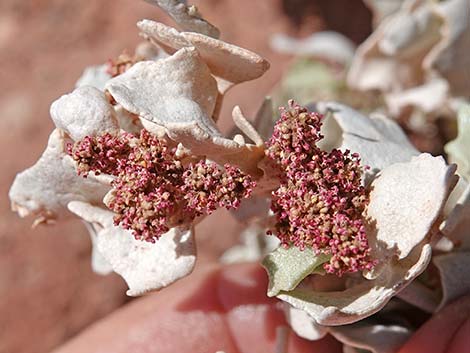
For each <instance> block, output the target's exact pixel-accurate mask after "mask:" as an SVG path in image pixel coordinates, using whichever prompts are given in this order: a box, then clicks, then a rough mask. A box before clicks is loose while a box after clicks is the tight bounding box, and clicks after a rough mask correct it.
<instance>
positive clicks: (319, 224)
mask: <svg viewBox="0 0 470 353" xmlns="http://www.w3.org/2000/svg"><path fill="white" fill-rule="evenodd" d="M321 125H322V116H321V115H320V114H317V113H309V112H308V111H307V109H306V108H303V107H300V106H298V105H296V104H295V103H294V102H293V101H289V107H288V109H285V108H281V118H280V119H279V120H278V121H277V123H276V125H275V127H274V132H273V135H272V137H271V139H270V140H269V142H268V149H267V152H266V153H267V156H268V157H269V158H270V159H271V160H272V161H274V162H276V163H277V165H278V166H279V167H280V168H281V170H282V173H281V178H280V186H279V188H278V189H276V190H275V191H273V193H272V203H271V210H272V211H273V212H274V214H275V216H276V224H275V227H274V229H272V230H271V231H270V233H271V234H272V233H275V234H276V236H277V237H278V238H279V239H280V240H281V242H282V244H283V245H284V246H291V245H293V246H296V247H298V248H300V249H301V250H303V249H304V248H305V247H311V248H313V249H314V250H315V251H316V252H319V253H325V254H328V255H331V258H330V261H329V262H327V263H325V264H324V269H325V270H326V271H327V272H328V273H334V274H336V275H338V276H341V275H343V274H344V273H347V272H357V271H360V270H363V269H371V268H372V267H373V266H374V261H372V260H371V258H370V247H369V244H368V241H367V236H366V232H365V227H364V223H363V218H362V213H363V211H364V209H365V207H366V206H367V204H368V194H367V193H366V190H365V188H364V187H363V186H362V184H361V175H362V168H361V165H360V158H359V155H358V154H356V153H352V154H351V153H350V152H349V151H345V152H342V151H340V150H337V149H334V150H332V151H331V152H327V151H323V150H321V149H320V148H319V147H318V146H317V142H318V141H320V140H321V139H322V138H323V136H322V135H321V133H320V129H321Z"/></svg>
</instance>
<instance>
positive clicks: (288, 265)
mask: <svg viewBox="0 0 470 353" xmlns="http://www.w3.org/2000/svg"><path fill="white" fill-rule="evenodd" d="M329 259H330V256H329V255H325V254H317V255H316V254H315V253H314V251H313V250H312V249H305V250H303V251H301V250H299V249H298V248H296V247H294V246H292V247H290V248H288V249H285V248H283V247H282V246H280V247H278V248H277V249H276V250H274V251H273V252H272V253H270V254H269V255H267V256H266V257H265V258H264V260H263V267H264V268H265V269H266V271H267V272H268V276H269V288H268V296H270V297H274V296H276V295H277V294H279V293H280V292H281V291H291V290H293V289H294V288H295V287H297V285H298V284H299V283H300V281H302V280H303V279H304V278H305V277H307V276H308V275H309V274H311V273H313V272H314V271H316V270H319V269H318V267H319V266H320V265H321V264H323V263H325V262H326V261H328V260H329ZM320 273H321V271H320Z"/></svg>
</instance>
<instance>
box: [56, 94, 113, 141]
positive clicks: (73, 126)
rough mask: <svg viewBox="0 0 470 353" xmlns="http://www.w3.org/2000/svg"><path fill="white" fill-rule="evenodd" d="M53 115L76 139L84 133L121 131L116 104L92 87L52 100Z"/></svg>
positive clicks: (83, 135)
mask: <svg viewBox="0 0 470 353" xmlns="http://www.w3.org/2000/svg"><path fill="white" fill-rule="evenodd" d="M51 117H52V120H53V121H54V124H55V125H56V126H57V127H58V128H59V129H62V130H63V131H65V132H66V133H67V134H68V135H69V136H70V137H71V138H72V139H73V140H75V141H77V140H81V139H83V138H84V137H85V136H95V135H100V134H103V133H105V132H109V133H111V134H115V133H118V132H119V123H118V121H117V119H116V116H115V113H114V109H113V107H112V106H111V104H109V103H108V100H107V99H106V97H105V95H104V93H103V92H101V91H100V90H98V89H96V88H94V87H91V86H82V87H79V88H76V89H75V90H74V91H73V92H72V93H70V94H66V95H63V96H62V97H60V98H59V99H58V100H56V101H55V102H54V103H52V105H51Z"/></svg>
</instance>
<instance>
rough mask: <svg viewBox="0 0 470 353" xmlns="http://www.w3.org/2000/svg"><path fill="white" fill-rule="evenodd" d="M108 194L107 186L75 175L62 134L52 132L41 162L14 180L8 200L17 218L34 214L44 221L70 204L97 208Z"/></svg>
mask: <svg viewBox="0 0 470 353" xmlns="http://www.w3.org/2000/svg"><path fill="white" fill-rule="evenodd" d="M108 190H109V186H106V185H103V184H101V183H99V182H97V181H96V180H95V179H93V178H92V177H89V178H83V177H82V176H79V175H77V172H76V170H75V167H74V162H73V160H72V158H71V157H70V156H68V155H67V154H66V153H65V141H64V137H63V132H61V131H60V130H59V129H55V130H54V131H53V132H52V133H51V135H50V137H49V141H48V144H47V148H46V150H45V151H44V153H43V155H42V156H41V158H40V159H39V160H38V161H37V162H36V164H35V165H34V166H32V167H30V168H28V169H26V170H25V171H23V172H21V173H19V174H18V175H17V176H16V178H15V180H14V182H13V185H12V186H11V189H10V193H9V196H10V200H11V203H12V209H13V210H14V211H17V212H18V213H19V215H20V216H22V217H24V216H27V215H29V214H33V215H37V216H39V217H44V218H45V220H47V219H50V218H54V217H56V216H57V215H58V212H59V211H60V209H61V208H62V207H65V206H66V205H67V204H68V203H69V202H70V201H77V200H78V201H84V202H91V203H94V204H100V203H101V200H102V199H103V197H104V195H105V194H106V192H107V191H108Z"/></svg>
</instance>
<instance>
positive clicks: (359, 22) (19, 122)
mask: <svg viewBox="0 0 470 353" xmlns="http://www.w3.org/2000/svg"><path fill="white" fill-rule="evenodd" d="M302 3H303V5H302ZM319 3H320V1H299V0H295V1H293V0H292V1H281V0H259V1H252V0H200V1H196V2H195V4H196V5H198V7H199V9H200V11H201V12H202V13H203V14H205V15H206V17H207V18H208V19H209V20H210V21H211V22H212V23H214V24H216V25H217V26H218V27H219V28H220V29H221V31H222V38H223V39H224V40H226V41H229V42H232V43H235V44H238V45H241V46H244V47H246V48H249V49H251V50H253V51H256V52H257V53H259V54H261V55H263V56H265V57H266V58H267V59H268V60H269V61H270V62H271V70H270V71H269V72H268V73H267V74H266V75H265V76H264V77H263V78H262V79H259V80H257V81H254V82H250V83H246V84H243V85H240V86H238V87H236V88H235V89H233V90H232V91H231V92H230V94H229V95H228V97H227V99H226V101H225V105H224V109H223V115H222V119H221V126H222V129H223V130H224V131H228V129H229V128H230V126H231V124H230V118H229V115H228V113H229V112H230V110H231V108H232V107H233V105H235V104H238V105H240V106H241V107H242V109H243V110H244V111H245V112H246V114H247V115H248V116H253V114H254V113H255V111H256V108H257V106H258V104H259V102H260V101H261V99H262V98H263V96H264V95H266V94H268V93H269V91H270V90H271V89H272V87H273V86H274V85H275V84H276V82H277V81H278V80H279V79H280V77H281V75H282V73H283V71H285V69H286V67H287V64H288V62H289V58H287V57H284V56H281V55H279V54H276V53H274V52H272V51H271V50H270V48H269V46H268V38H269V36H270V35H271V34H272V33H274V32H280V31H283V32H289V33H291V34H305V33H309V32H311V31H313V30H318V29H320V28H333V29H337V30H340V31H342V32H343V33H347V34H349V35H350V36H351V38H353V39H354V40H355V41H357V42H359V41H361V40H362V39H364V38H365V36H366V35H367V32H368V30H369V29H370V28H369V25H368V21H369V20H370V15H369V14H368V13H367V11H366V10H365V9H364V8H363V6H362V4H361V2H360V1H352V0H347V1H345V0H342V1H339V0H335V1H329V2H328V4H327V5H326V6H325V4H323V5H322V6H320V5H319ZM302 6H304V7H302ZM302 9H305V11H303V10H302ZM352 11H353V12H354V13H357V14H358V15H357V16H352V13H351V12H352ZM141 18H151V19H157V20H160V21H162V22H165V23H168V24H171V21H170V20H169V19H168V18H167V17H166V16H164V14H162V12H160V11H159V10H158V9H157V8H154V7H152V6H151V5H149V4H147V3H145V2H143V1H134V0H100V1H92V0H81V1H70V0H35V1H33V0H30V1H17V0H2V1H1V3H0V117H1V119H0V124H1V125H0V126H1V127H2V129H1V137H2V138H1V139H0V144H1V148H0V163H1V174H0V195H1V197H0V353H29V352H31V353H33V352H34V353H42V352H47V351H49V350H50V349H51V348H53V347H55V346H57V345H58V344H60V343H61V342H63V341H64V340H66V339H67V338H69V337H71V336H73V335H74V334H76V333H77V332H79V331H80V330H81V329H82V328H83V327H85V326H86V325H88V324H90V323H92V322H94V321H96V320H97V319H99V318H101V317H103V316H104V315H106V314H107V313H109V312H110V311H112V310H113V309H115V308H117V307H119V306H121V305H122V304H124V303H125V302H126V301H127V300H128V298H126V297H125V294H124V293H125V284H124V283H123V281H122V280H121V279H120V278H119V277H118V276H115V275H111V276H107V277H101V276H97V275H95V274H93V273H92V272H91V269H90V258H89V257H90V242H89V239H88V236H87V233H86V231H85V229H84V227H83V226H82V225H81V223H80V222H79V221H78V220H71V221H67V222H65V223H59V224H57V225H55V226H50V227H44V226H41V227H38V228H36V229H34V230H33V229H31V227H30V225H31V222H32V220H31V219H20V218H19V217H17V216H16V215H15V214H14V213H12V212H11V211H10V205H9V200H8V197H7V193H8V189H9V186H10V184H11V182H12V180H13V178H14V176H15V174H16V173H17V172H18V171H21V170H23V169H25V168H26V167H28V166H30V165H32V164H33V163H34V162H35V161H36V160H37V158H38V157H39V156H40V154H41V153H42V151H43V149H44V146H45V144H46V141H47V137H48V135H49V133H50V131H51V130H52V128H53V124H52V121H51V120H50V119H49V113H48V110H49V105H50V103H51V102H52V101H54V100H55V99H57V98H58V97H59V96H60V95H62V94H64V93H67V92H69V91H71V90H72V89H73V86H74V83H75V81H76V79H77V77H78V76H79V75H80V73H81V71H82V70H83V68H84V67H85V66H87V65H93V64H99V63H103V62H105V61H106V60H107V59H108V58H111V57H116V56H117V55H118V54H119V53H120V52H121V51H122V50H123V49H128V50H129V51H132V50H133V48H134V46H135V45H136V44H137V43H138V42H139V41H140V38H139V37H138V34H137V30H136V28H135V23H136V21H137V20H139V19H141ZM216 218H217V219H218V223H215V224H214V223H207V222H206V223H202V224H201V225H200V226H199V232H198V244H199V249H200V254H201V258H202V259H203V260H202V261H210V260H211V259H216V258H217V257H218V256H219V254H220V253H221V252H222V250H223V248H224V247H225V246H227V245H229V244H232V243H234V242H235V241H236V238H235V236H236V234H237V230H238V229H239V226H238V225H237V224H236V222H235V221H234V220H233V219H232V218H231V217H230V215H228V214H226V213H224V212H221V213H219V217H216Z"/></svg>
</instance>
